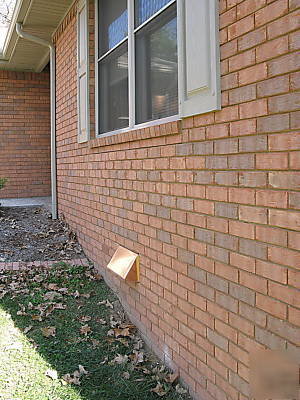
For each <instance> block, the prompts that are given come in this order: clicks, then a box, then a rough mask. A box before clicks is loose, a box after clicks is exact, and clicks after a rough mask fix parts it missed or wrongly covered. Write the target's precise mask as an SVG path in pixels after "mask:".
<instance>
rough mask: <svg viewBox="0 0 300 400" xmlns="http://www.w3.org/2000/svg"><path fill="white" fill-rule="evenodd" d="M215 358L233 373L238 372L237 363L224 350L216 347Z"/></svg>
mask: <svg viewBox="0 0 300 400" xmlns="http://www.w3.org/2000/svg"><path fill="white" fill-rule="evenodd" d="M215 356H216V358H217V360H219V361H221V363H222V364H224V365H226V367H228V368H230V369H231V370H233V371H237V362H236V360H235V359H234V358H233V357H231V355H230V354H228V353H225V352H224V351H223V350H221V349H220V348H218V347H216V350H215Z"/></svg>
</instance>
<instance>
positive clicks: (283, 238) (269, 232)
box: [255, 226, 287, 246]
mask: <svg viewBox="0 0 300 400" xmlns="http://www.w3.org/2000/svg"><path fill="white" fill-rule="evenodd" d="M255 238H256V239H257V240H259V241H261V242H267V243H272V244H277V245H279V246H287V232H285V231H284V230H282V229H276V228H271V227H268V226H256V235H255Z"/></svg>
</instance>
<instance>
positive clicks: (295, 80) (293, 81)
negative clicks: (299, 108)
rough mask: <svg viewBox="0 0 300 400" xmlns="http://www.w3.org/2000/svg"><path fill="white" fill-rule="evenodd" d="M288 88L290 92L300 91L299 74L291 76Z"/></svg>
mask: <svg viewBox="0 0 300 400" xmlns="http://www.w3.org/2000/svg"><path fill="white" fill-rule="evenodd" d="M290 86H291V89H292V90H297V89H300V72H294V73H293V74H291V77H290Z"/></svg>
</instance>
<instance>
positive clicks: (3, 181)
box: [0, 178, 7, 189]
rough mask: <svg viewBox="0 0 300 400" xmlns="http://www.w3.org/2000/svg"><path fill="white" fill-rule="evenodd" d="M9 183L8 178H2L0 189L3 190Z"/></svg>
mask: <svg viewBox="0 0 300 400" xmlns="http://www.w3.org/2000/svg"><path fill="white" fill-rule="evenodd" d="M6 182H7V179H6V178H0V189H3V188H4V186H5V184H6Z"/></svg>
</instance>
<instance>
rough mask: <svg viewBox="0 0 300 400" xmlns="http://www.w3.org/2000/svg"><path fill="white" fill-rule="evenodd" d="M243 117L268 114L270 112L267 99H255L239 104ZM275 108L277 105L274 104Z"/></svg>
mask: <svg viewBox="0 0 300 400" xmlns="http://www.w3.org/2000/svg"><path fill="white" fill-rule="evenodd" d="M239 107H240V117H241V118H253V117H260V116H262V115H266V114H267V113H268V106H267V100H266V99H261V100H255V101H251V102H247V103H243V104H240V105H239ZM274 108H275V106H274Z"/></svg>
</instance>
